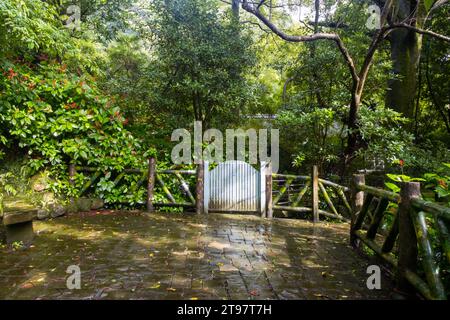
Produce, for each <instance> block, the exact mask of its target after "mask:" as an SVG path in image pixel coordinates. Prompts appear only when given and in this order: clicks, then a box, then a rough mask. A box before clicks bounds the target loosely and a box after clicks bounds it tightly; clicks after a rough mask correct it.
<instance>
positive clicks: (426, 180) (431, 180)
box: [384, 163, 450, 205]
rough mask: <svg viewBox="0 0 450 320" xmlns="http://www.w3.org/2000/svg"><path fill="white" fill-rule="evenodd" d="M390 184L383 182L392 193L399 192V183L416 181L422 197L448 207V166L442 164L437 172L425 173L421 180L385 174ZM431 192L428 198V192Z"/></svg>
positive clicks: (449, 167) (403, 175)
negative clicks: (420, 185)
mask: <svg viewBox="0 0 450 320" xmlns="http://www.w3.org/2000/svg"><path fill="white" fill-rule="evenodd" d="M386 177H387V178H389V179H390V180H391V181H392V182H385V183H384V184H385V186H386V187H387V188H388V189H390V190H391V191H392V192H395V193H398V192H400V186H399V183H402V182H413V181H418V182H421V183H422V186H423V190H422V191H423V192H422V194H423V196H424V198H426V199H427V200H430V201H433V200H435V201H439V202H444V203H446V204H448V205H450V188H449V185H450V164H449V163H443V164H442V165H441V168H440V169H439V171H438V172H434V173H425V174H424V175H423V177H422V178H415V177H410V176H408V175H405V174H389V173H388V174H386ZM428 190H429V191H431V192H432V196H431V197H430V194H429V192H427V191H428Z"/></svg>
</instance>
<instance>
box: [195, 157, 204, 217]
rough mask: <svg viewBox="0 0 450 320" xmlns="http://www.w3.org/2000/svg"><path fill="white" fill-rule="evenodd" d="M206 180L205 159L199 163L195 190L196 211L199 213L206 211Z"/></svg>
mask: <svg viewBox="0 0 450 320" xmlns="http://www.w3.org/2000/svg"><path fill="white" fill-rule="evenodd" d="M204 181H205V163H204V161H203V160H201V162H200V163H199V164H198V165H197V183H196V190H195V200H196V201H195V209H196V210H195V211H196V213H197V214H203V213H204Z"/></svg>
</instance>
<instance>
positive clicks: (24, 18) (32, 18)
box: [0, 0, 68, 57]
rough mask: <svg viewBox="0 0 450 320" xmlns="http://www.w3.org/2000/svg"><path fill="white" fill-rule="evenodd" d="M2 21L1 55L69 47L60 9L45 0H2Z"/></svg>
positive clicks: (0, 32)
mask: <svg viewBox="0 0 450 320" xmlns="http://www.w3.org/2000/svg"><path fill="white" fill-rule="evenodd" d="M0 21H1V23H0V55H5V54H8V55H11V54H14V55H16V56H17V55H20V54H21V53H22V54H26V53H28V52H29V51H30V50H43V51H46V52H51V53H54V54H57V53H60V52H62V51H63V50H64V49H65V48H67V39H68V38H67V33H66V32H65V30H64V29H63V25H62V23H61V21H59V19H58V16H57V12H56V10H55V8H54V7H53V6H51V5H49V4H48V3H46V2H44V1H41V0H2V1H0ZM0 57H1V56H0Z"/></svg>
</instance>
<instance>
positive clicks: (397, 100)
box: [386, 29, 422, 118]
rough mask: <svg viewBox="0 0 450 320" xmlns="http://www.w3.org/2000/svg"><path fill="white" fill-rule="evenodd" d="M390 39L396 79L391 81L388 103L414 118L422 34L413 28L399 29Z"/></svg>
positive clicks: (396, 109) (390, 106) (392, 107)
mask: <svg viewBox="0 0 450 320" xmlns="http://www.w3.org/2000/svg"><path fill="white" fill-rule="evenodd" d="M390 40H391V59H392V63H393V73H394V75H395V76H396V79H391V80H390V81H389V90H388V91H387V95H386V105H387V106H388V107H389V108H391V109H394V110H395V111H398V112H401V113H402V114H403V115H404V116H405V117H407V118H413V117H414V97H415V96H416V86H417V80H416V79H417V77H416V75H417V70H418V67H419V59H420V52H421V47H422V36H421V35H419V34H417V33H415V32H414V31H411V30H406V29H397V30H394V31H393V32H392V33H391V39H390Z"/></svg>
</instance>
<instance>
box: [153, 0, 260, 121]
mask: <svg viewBox="0 0 450 320" xmlns="http://www.w3.org/2000/svg"><path fill="white" fill-rule="evenodd" d="M153 12H154V13H155V21H154V33H155V34H156V36H157V38H156V41H155V56H154V60H153V63H154V65H155V70H156V73H157V74H156V78H155V79H157V81H156V82H154V86H155V104H156V105H157V106H158V109H162V110H164V111H165V112H167V111H168V112H172V113H176V114H177V115H178V116H182V117H183V118H182V119H185V121H186V120H188V121H189V122H190V121H192V120H193V119H196V120H202V121H203V122H204V125H205V127H208V126H210V125H213V124H214V125H216V124H217V125H224V122H225V123H226V122H228V121H227V120H230V119H233V120H234V121H237V120H238V119H239V116H242V115H243V113H244V112H243V111H244V110H245V107H246V102H247V101H248V99H249V98H248V94H249V90H250V88H249V86H248V85H247V82H246V80H245V78H244V72H245V71H247V70H249V68H250V67H251V66H252V65H253V64H254V59H253V54H252V52H251V47H252V43H251V39H250V38H249V37H248V36H246V35H245V32H244V31H241V30H240V29H241V28H240V26H239V25H236V24H235V23H234V22H233V20H232V19H230V18H229V17H228V16H227V13H220V12H219V9H218V6H217V2H215V1H212V0H207V1H200V0H189V1H188V0H171V1H161V0H158V1H155V2H154V7H153ZM180 118H181V117H180Z"/></svg>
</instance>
